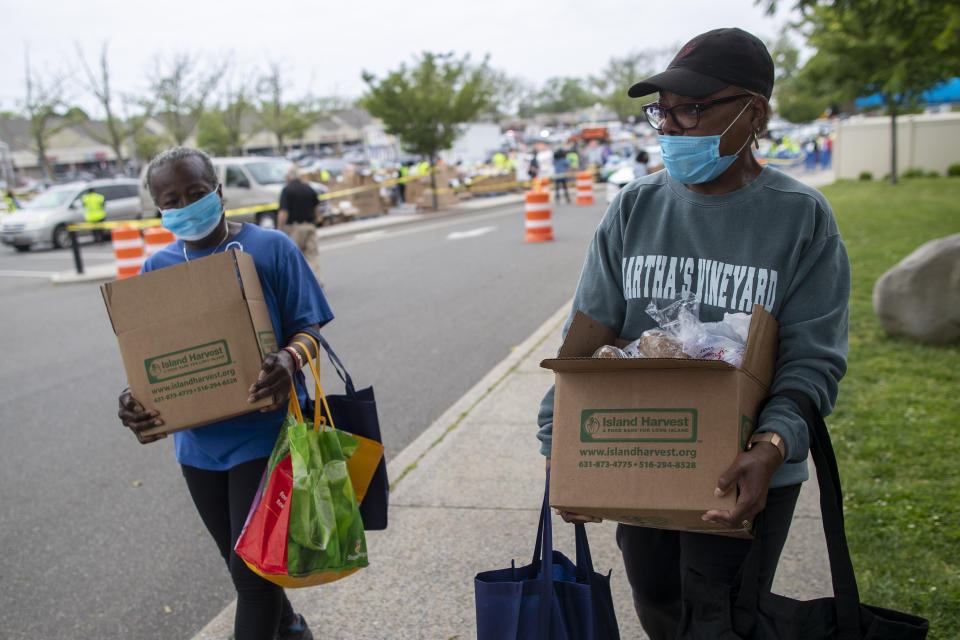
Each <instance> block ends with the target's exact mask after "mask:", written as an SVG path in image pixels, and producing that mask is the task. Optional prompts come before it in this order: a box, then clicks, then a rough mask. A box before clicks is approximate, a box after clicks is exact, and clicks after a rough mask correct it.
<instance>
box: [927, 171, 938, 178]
mask: <svg viewBox="0 0 960 640" xmlns="http://www.w3.org/2000/svg"><path fill="white" fill-rule="evenodd" d="M927 177H928V178H939V177H940V172H939V171H928V172H927Z"/></svg>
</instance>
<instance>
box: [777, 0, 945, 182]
mask: <svg viewBox="0 0 960 640" xmlns="http://www.w3.org/2000/svg"><path fill="white" fill-rule="evenodd" d="M795 6H796V7H797V8H798V9H800V10H801V11H802V16H803V17H802V22H801V26H802V27H803V28H804V29H805V30H806V32H807V34H808V36H807V42H808V44H809V45H810V46H811V47H813V48H815V49H816V53H815V54H814V56H813V57H812V58H811V59H810V60H809V61H808V62H807V64H806V65H804V68H803V70H802V71H801V72H800V75H801V76H802V77H803V79H804V81H806V82H809V83H810V84H811V86H814V87H817V88H818V89H819V90H820V91H822V92H825V93H837V94H839V95H842V96H844V97H846V98H849V99H851V100H852V99H854V98H857V97H859V96H863V95H870V94H874V93H880V94H881V95H882V96H883V100H884V104H885V105H886V108H887V111H888V113H889V114H890V135H891V141H892V143H891V155H890V181H891V182H893V183H896V181H897V147H896V144H897V133H896V127H897V120H896V118H897V114H899V113H902V112H903V111H904V110H907V109H910V108H912V107H915V106H917V105H918V104H919V102H920V100H921V96H922V94H923V92H924V91H927V90H929V89H930V88H932V87H933V86H934V85H936V84H937V83H938V82H940V81H943V80H947V79H949V78H952V77H954V76H956V75H960V6H958V4H957V3H956V2H943V1H942V0H898V1H896V2H891V1H890V0H833V1H829V2H821V1H818V0H800V1H799V2H797V3H796V5H795ZM775 8H776V3H775V2H770V1H768V10H770V9H773V10H775Z"/></svg>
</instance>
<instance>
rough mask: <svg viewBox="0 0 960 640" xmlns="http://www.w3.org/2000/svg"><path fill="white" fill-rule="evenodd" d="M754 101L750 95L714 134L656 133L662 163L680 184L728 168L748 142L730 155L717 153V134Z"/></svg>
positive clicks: (704, 179)
mask: <svg viewBox="0 0 960 640" xmlns="http://www.w3.org/2000/svg"><path fill="white" fill-rule="evenodd" d="M752 103H753V100H752V99H751V100H750V102H748V103H747V104H746V105H744V107H743V109H741V110H740V113H738V114H737V117H736V118H734V119H733V122H731V123H730V124H729V125H728V126H727V128H726V129H724V130H723V132H722V133H720V134H718V135H715V136H665V135H662V134H661V135H659V136H658V137H659V138H660V152H661V154H662V155H663V166H665V167H666V168H667V173H669V174H670V176H671V177H673V178H674V179H676V180H678V181H680V182H682V183H683V184H702V183H704V182H710V181H711V180H713V179H714V178H716V177H717V176H719V175H720V174H722V173H723V172H724V171H726V170H727V169H729V168H730V165H732V164H733V161H734V160H736V159H737V156H739V155H740V152H741V151H743V148H744V147H746V146H747V144H749V142H750V138H749V137H748V138H747V141H746V142H744V143H743V144H742V145H741V146H740V148H739V149H737V152H736V153H735V154H733V155H732V156H721V155H720V138H722V137H723V134H724V133H726V132H727V131H729V130H730V127H732V126H733V124H734V122H736V121H737V120H739V119H740V116H742V115H743V112H744V111H746V110H747V107H749V106H750V105H751V104H752Z"/></svg>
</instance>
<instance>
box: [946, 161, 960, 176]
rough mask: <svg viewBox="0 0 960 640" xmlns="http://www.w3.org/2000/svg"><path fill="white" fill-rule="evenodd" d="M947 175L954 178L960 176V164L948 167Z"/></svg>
mask: <svg viewBox="0 0 960 640" xmlns="http://www.w3.org/2000/svg"><path fill="white" fill-rule="evenodd" d="M947 175H948V176H950V177H952V178H955V177H957V176H960V163H958V164H952V165H950V166H949V167H947Z"/></svg>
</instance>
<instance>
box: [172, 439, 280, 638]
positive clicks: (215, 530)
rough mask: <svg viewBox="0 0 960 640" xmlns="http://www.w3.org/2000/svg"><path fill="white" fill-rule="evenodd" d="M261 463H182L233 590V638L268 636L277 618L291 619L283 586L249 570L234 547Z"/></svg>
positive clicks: (274, 630) (264, 463)
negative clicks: (210, 466) (215, 466)
mask: <svg viewBox="0 0 960 640" xmlns="http://www.w3.org/2000/svg"><path fill="white" fill-rule="evenodd" d="M266 466H267V459H266V458H258V459H256V460H251V461H250V462H244V463H242V464H238V465H237V466H235V467H233V468H232V469H228V470H227V471H206V470H204V469H197V468H196V467H189V466H187V465H181V468H182V469H183V477H184V478H186V481H187V488H188V489H189V490H190V496H191V497H192V498H193V502H194V504H195V505H196V506H197V511H198V512H200V517H201V518H202V519H203V524H205V525H206V527H207V530H208V531H210V535H212V536H213V539H214V541H215V542H216V543H217V548H218V549H220V555H221V556H223V559H224V560H225V561H226V563H227V568H228V569H229V570H230V577H231V578H232V579H233V586H234V588H235V589H236V590H237V613H236V617H235V618H234V638H236V640H273V638H274V637H275V636H276V634H277V629H278V628H279V627H280V623H281V621H282V622H283V624H285V625H289V624H295V623H296V619H295V617H294V615H295V614H294V613H293V609H292V608H291V606H290V601H289V600H287V596H286V594H285V593H284V592H283V588H282V587H279V586H277V585H275V584H273V583H272V582H270V581H268V580H265V579H263V578H261V577H260V576H258V575H257V574H256V573H254V572H253V571H251V570H250V568H249V567H248V566H247V565H246V564H245V563H244V562H243V560H241V559H240V557H239V556H238V555H237V554H236V553H234V552H233V547H234V545H235V544H236V543H237V538H239V537H240V531H241V530H242V529H243V524H244V522H246V520H247V513H248V512H249V511H250V505H251V504H252V503H253V498H254V496H255V495H256V493H257V488H258V487H259V486H260V478H261V477H262V476H263V470H264V469H265V468H266Z"/></svg>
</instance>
